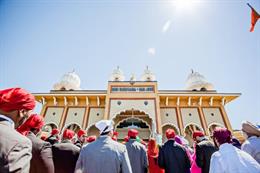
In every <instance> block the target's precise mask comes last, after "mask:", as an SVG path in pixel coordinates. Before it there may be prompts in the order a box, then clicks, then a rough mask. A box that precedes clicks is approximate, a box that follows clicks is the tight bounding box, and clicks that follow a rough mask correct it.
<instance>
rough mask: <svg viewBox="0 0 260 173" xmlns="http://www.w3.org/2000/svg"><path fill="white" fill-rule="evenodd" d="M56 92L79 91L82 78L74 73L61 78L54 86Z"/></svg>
mask: <svg viewBox="0 0 260 173" xmlns="http://www.w3.org/2000/svg"><path fill="white" fill-rule="evenodd" d="M53 88H54V90H79V89H80V78H79V76H78V75H77V74H76V73H75V71H73V72H69V73H67V74H65V75H63V77H62V78H61V80H60V82H58V83H56V84H54V86H53Z"/></svg>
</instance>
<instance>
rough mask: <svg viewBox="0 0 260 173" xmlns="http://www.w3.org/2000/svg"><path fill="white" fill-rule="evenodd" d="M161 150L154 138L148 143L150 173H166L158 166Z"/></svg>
mask: <svg viewBox="0 0 260 173" xmlns="http://www.w3.org/2000/svg"><path fill="white" fill-rule="evenodd" d="M158 155H159V148H158V146H157V144H156V141H155V139H154V138H151V139H150V140H149V142H148V149H147V156H148V162H149V173H164V169H161V168H160V167H159V165H158Z"/></svg>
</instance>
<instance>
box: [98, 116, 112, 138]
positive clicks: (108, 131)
mask: <svg viewBox="0 0 260 173" xmlns="http://www.w3.org/2000/svg"><path fill="white" fill-rule="evenodd" d="M95 126H96V128H97V129H98V130H99V133H100V135H101V136H105V135H107V136H110V137H112V136H113V130H114V127H113V121H111V120H100V121H98V122H97V123H96V124H95Z"/></svg>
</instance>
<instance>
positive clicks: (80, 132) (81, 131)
mask: <svg viewBox="0 0 260 173" xmlns="http://www.w3.org/2000/svg"><path fill="white" fill-rule="evenodd" d="M85 134H86V132H85V131H84V130H82V129H80V130H79V131H78V133H77V135H78V137H79V138H80V137H81V136H82V135H85Z"/></svg>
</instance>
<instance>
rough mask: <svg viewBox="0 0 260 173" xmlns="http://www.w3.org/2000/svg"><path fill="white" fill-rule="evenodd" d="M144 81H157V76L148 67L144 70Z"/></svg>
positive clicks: (142, 78)
mask: <svg viewBox="0 0 260 173" xmlns="http://www.w3.org/2000/svg"><path fill="white" fill-rule="evenodd" d="M141 80H142V81H155V80H156V78H155V75H154V74H153V73H152V72H151V70H149V68H148V66H147V67H146V69H145V70H144V74H143V75H142V77H141Z"/></svg>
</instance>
